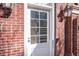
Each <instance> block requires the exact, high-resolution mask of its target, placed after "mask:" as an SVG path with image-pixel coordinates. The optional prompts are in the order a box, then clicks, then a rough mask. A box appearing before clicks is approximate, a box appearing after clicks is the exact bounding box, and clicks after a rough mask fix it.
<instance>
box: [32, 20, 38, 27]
mask: <svg viewBox="0 0 79 59" xmlns="http://www.w3.org/2000/svg"><path fill="white" fill-rule="evenodd" d="M31 26H32V27H38V26H39V20H31Z"/></svg>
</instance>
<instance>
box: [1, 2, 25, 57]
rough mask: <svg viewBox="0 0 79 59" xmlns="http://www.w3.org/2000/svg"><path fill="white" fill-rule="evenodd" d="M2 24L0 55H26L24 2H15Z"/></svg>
mask: <svg viewBox="0 0 79 59" xmlns="http://www.w3.org/2000/svg"><path fill="white" fill-rule="evenodd" d="M3 20H4V21H3ZM1 21H2V22H1ZM0 24H1V29H0V55H1V56H11V55H13V56H22V55H24V39H23V37H24V33H23V31H24V29H23V27H24V4H23V3H15V5H14V7H13V8H12V13H11V15H10V17H9V18H1V19H0Z"/></svg>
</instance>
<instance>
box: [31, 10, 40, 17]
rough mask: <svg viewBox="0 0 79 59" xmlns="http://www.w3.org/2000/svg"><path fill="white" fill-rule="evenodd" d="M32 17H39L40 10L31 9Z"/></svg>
mask: <svg viewBox="0 0 79 59" xmlns="http://www.w3.org/2000/svg"><path fill="white" fill-rule="evenodd" d="M31 18H37V19H39V12H38V11H31Z"/></svg>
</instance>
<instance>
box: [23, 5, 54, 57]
mask: <svg viewBox="0 0 79 59" xmlns="http://www.w3.org/2000/svg"><path fill="white" fill-rule="evenodd" d="M33 7H34V6H33ZM39 7H40V8H41V9H43V7H44V6H39ZM53 7H54V4H53V6H52V8H53ZM35 8H36V6H35ZM37 8H38V5H37ZM52 8H50V7H49V8H48V7H46V6H45V7H44V9H46V10H49V13H50V17H49V18H50V23H49V25H48V26H49V27H50V30H49V31H50V34H49V35H50V36H49V39H48V40H49V43H41V44H33V45H31V44H30V43H28V38H30V34H29V33H30V29H29V28H30V21H29V19H30V16H29V15H30V14H29V8H28V5H27V4H25V9H24V10H25V13H24V54H25V55H27V56H30V55H38V56H51V55H54V9H52ZM35 47H36V48H35ZM45 47H48V48H45ZM32 52H33V53H34V54H32ZM41 52H42V53H41Z"/></svg>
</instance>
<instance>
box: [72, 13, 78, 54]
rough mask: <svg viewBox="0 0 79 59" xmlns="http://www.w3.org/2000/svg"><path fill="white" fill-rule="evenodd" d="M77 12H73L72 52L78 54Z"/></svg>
mask: <svg viewBox="0 0 79 59" xmlns="http://www.w3.org/2000/svg"><path fill="white" fill-rule="evenodd" d="M77 16H78V15H77V14H72V52H73V55H77V20H78V17H77Z"/></svg>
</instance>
